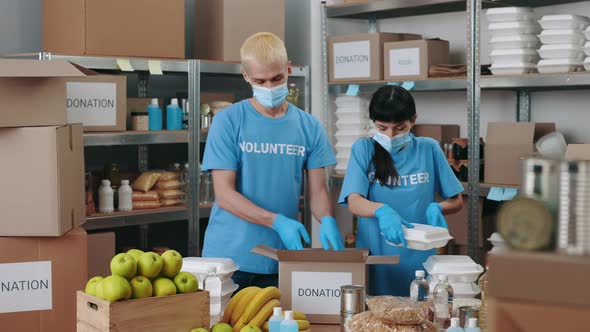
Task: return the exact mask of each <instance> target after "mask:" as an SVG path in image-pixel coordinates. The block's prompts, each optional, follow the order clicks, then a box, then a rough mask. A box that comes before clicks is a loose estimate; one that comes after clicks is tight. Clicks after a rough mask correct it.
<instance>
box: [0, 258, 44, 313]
mask: <svg viewBox="0 0 590 332" xmlns="http://www.w3.org/2000/svg"><path fill="white" fill-rule="evenodd" d="M51 288H52V285H51V261H42V262H26V263H7V264H0V313H7V312H20V311H35V310H51V309H52V299H51Z"/></svg>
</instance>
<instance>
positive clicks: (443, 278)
mask: <svg viewBox="0 0 590 332" xmlns="http://www.w3.org/2000/svg"><path fill="white" fill-rule="evenodd" d="M438 280H440V281H445V282H446V281H449V276H447V275H446V274H441V275H440V276H439V277H438Z"/></svg>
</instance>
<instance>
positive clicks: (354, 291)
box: [340, 285, 365, 332]
mask: <svg viewBox="0 0 590 332" xmlns="http://www.w3.org/2000/svg"><path fill="white" fill-rule="evenodd" d="M363 311H365V287H364V286H358V285H345V286H342V287H340V331H341V332H348V331H350V330H349V329H348V322H349V321H350V319H351V318H352V316H354V315H356V314H358V313H361V312H363Z"/></svg>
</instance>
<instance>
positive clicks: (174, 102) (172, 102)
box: [170, 98, 178, 106]
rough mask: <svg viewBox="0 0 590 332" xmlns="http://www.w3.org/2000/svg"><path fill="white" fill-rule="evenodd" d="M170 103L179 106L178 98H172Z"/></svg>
mask: <svg viewBox="0 0 590 332" xmlns="http://www.w3.org/2000/svg"><path fill="white" fill-rule="evenodd" d="M170 104H171V105H176V106H178V98H172V100H170Z"/></svg>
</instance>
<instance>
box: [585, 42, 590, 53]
mask: <svg viewBox="0 0 590 332" xmlns="http://www.w3.org/2000/svg"><path fill="white" fill-rule="evenodd" d="M584 53H585V54H586V55H587V56H590V41H589V42H586V44H584Z"/></svg>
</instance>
